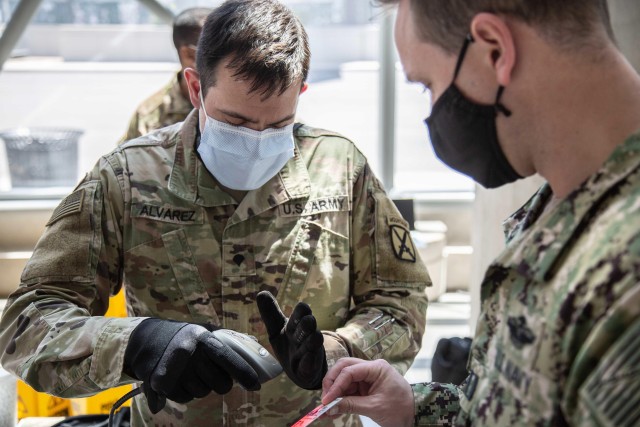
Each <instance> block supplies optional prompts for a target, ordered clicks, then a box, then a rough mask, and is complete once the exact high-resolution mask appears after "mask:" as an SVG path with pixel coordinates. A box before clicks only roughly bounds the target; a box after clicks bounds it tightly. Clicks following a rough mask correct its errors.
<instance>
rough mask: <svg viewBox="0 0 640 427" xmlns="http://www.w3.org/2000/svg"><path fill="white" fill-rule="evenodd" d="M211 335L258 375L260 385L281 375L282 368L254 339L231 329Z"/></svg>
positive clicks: (220, 330) (221, 330)
mask: <svg viewBox="0 0 640 427" xmlns="http://www.w3.org/2000/svg"><path fill="white" fill-rule="evenodd" d="M213 335H215V337H216V338H218V339H219V340H220V341H222V342H223V343H225V344H226V345H228V346H229V347H231V348H232V349H233V350H234V351H235V352H236V353H238V354H239V355H240V356H242V358H243V359H244V360H246V361H247V363H248V364H249V365H251V367H252V368H253V369H254V370H255V371H256V373H257V374H258V380H259V381H260V384H264V383H266V382H267V381H269V380H272V379H274V378H275V377H277V376H278V375H280V374H281V373H282V366H280V363H278V360H277V359H276V358H275V357H273V356H272V355H271V353H269V352H268V351H267V349H266V348H264V347H263V346H261V345H260V343H258V341H257V340H256V339H255V338H254V337H252V336H250V335H246V334H243V333H240V332H236V331H232V330H231V329H218V330H215V331H213Z"/></svg>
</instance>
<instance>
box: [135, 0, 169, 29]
mask: <svg viewBox="0 0 640 427" xmlns="http://www.w3.org/2000/svg"><path fill="white" fill-rule="evenodd" d="M138 1H139V2H140V3H142V4H143V5H144V6H146V8H147V9H149V10H150V11H151V12H152V13H153V14H155V15H156V16H157V17H158V18H160V20H161V21H162V22H164V23H165V24H169V25H171V24H173V18H174V16H173V12H171V11H170V10H169V9H167V8H166V7H164V6H163V5H161V4H160V3H158V2H157V0H138Z"/></svg>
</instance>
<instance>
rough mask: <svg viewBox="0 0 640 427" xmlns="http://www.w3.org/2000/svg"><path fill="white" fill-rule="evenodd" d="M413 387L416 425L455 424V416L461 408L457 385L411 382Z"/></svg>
mask: <svg viewBox="0 0 640 427" xmlns="http://www.w3.org/2000/svg"><path fill="white" fill-rule="evenodd" d="M411 388H412V389H413V400H414V413H415V418H414V421H415V425H416V426H418V427H427V426H453V422H454V419H455V416H456V415H457V413H458V411H459V410H460V405H459V401H458V393H459V389H458V387H457V386H455V385H453V384H440V383H420V384H411Z"/></svg>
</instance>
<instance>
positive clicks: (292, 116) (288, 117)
mask: <svg viewBox="0 0 640 427" xmlns="http://www.w3.org/2000/svg"><path fill="white" fill-rule="evenodd" d="M295 116H296V113H293V114H289V115H288V116H287V117H284V118H283V119H282V120H278V121H277V122H273V123H269V124H268V125H267V127H273V126H276V125H279V124H280V123H282V122H286V121H287V120H291V119H293V118H294V117H295Z"/></svg>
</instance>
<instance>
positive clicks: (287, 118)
mask: <svg viewBox="0 0 640 427" xmlns="http://www.w3.org/2000/svg"><path fill="white" fill-rule="evenodd" d="M220 112H221V113H224V114H226V115H227V116H229V117H234V118H236V119H239V120H242V121H244V122H248V123H258V120H254V119H250V118H248V117H245V116H243V115H242V114H239V113H236V112H233V111H228V110H222V109H220ZM295 116H296V114H295V113H292V114H289V115H288V116H287V117H283V118H282V119H280V120H278V121H277V122H273V123H270V124H268V125H267V127H273V126H276V125H278V124H280V123H282V122H286V121H287V120H291V119H292V118H294V117H295Z"/></svg>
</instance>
